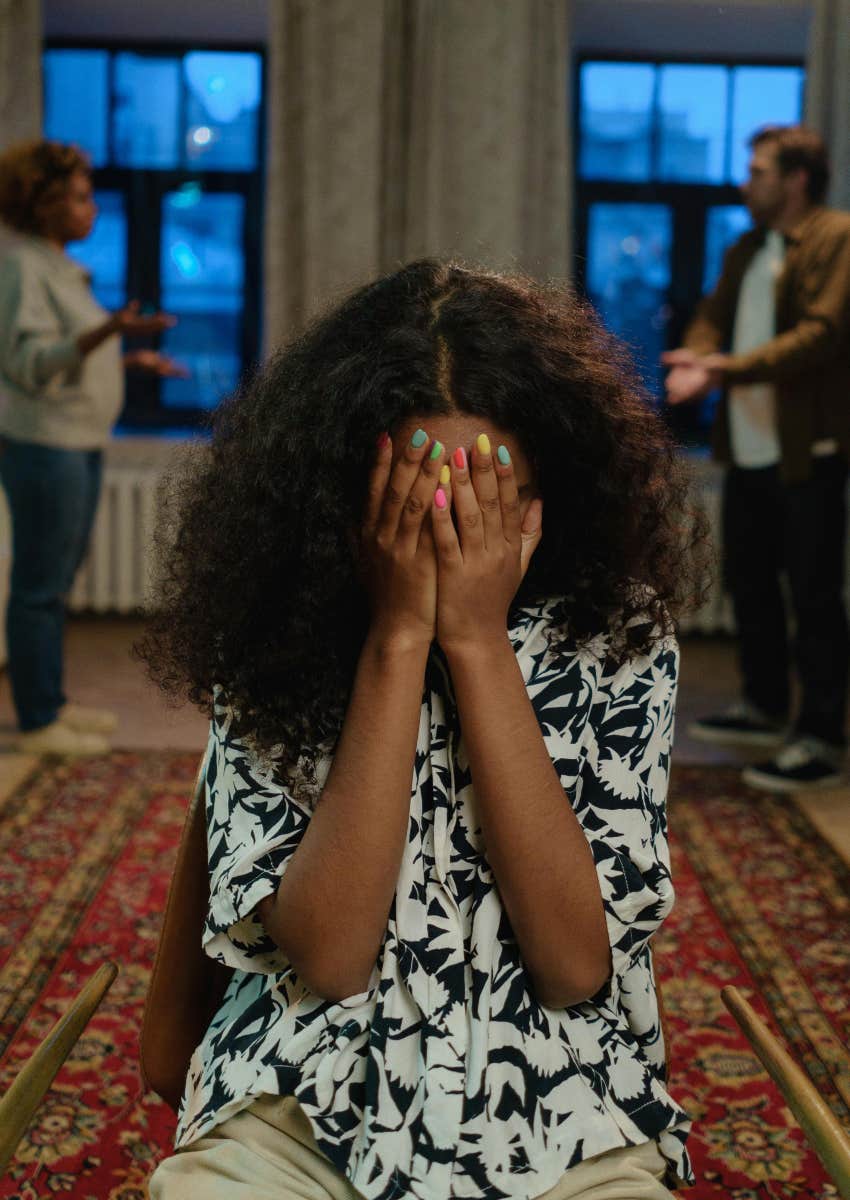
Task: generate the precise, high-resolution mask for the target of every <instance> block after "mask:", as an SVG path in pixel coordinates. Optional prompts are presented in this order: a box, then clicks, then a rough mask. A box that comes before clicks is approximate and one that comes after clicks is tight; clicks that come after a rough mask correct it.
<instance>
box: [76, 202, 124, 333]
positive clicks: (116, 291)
mask: <svg viewBox="0 0 850 1200" xmlns="http://www.w3.org/2000/svg"><path fill="white" fill-rule="evenodd" d="M96 199H97V207H98V209H99V212H98V215H97V220H96V221H95V223H94V229H93V230H92V232H91V233H90V234H89V236H88V237H87V238H86V240H85V241H84V242H69V244H68V252H69V253H70V254H71V255H72V256H73V257H74V258H75V259H76V260H77V261H78V262H81V263H82V264H83V266H85V267H88V269H89V271H90V272H91V274H92V287H93V289H94V294H95V296H97V298H98V300H99V301H100V303H101V304H102V305H103V307H104V308H108V309H110V310H112V309H116V308H121V306H122V305H123V304H125V303H126V300H127V214H126V212H125V209H124V196H123V194H122V193H121V192H98V193H97V196H96Z"/></svg>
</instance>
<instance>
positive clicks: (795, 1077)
mask: <svg viewBox="0 0 850 1200" xmlns="http://www.w3.org/2000/svg"><path fill="white" fill-rule="evenodd" d="M720 995H721V998H722V1000H723V1003H724V1004H725V1005H726V1007H727V1008H728V1009H729V1012H730V1013H731V1014H732V1016H733V1017H734V1018H735V1020H736V1021H737V1022H738V1024H739V1025H740V1027H741V1029H742V1031H743V1033H744V1035H745V1036H746V1038H747V1040H748V1041H749V1043H750V1045H751V1046H752V1047H753V1049H754V1050H755V1052H756V1054H757V1055H758V1057H759V1058H760V1059H761V1062H762V1065H763V1066H764V1069H765V1070H766V1071H767V1073H768V1075H770V1077H771V1079H773V1081H774V1083H776V1085H777V1087H778V1088H779V1090H780V1091H781V1092H782V1095H783V1096H784V1097H785V1101H786V1103H787V1104H788V1107H789V1108H790V1109H791V1112H792V1113H793V1114H794V1116H795V1117H796V1118H797V1120H798V1121H799V1123H800V1128H801V1129H802V1130H803V1132H804V1133H805V1135H806V1137H807V1138H808V1139H809V1141H810V1142H811V1145H812V1149H813V1150H814V1151H815V1153H816V1154H817V1156H818V1158H819V1159H820V1160H821V1162H822V1163H823V1165H824V1168H825V1169H826V1171H827V1172H828V1173H829V1175H830V1176H831V1177H832V1180H833V1182H834V1183H835V1186H836V1187H837V1188H838V1191H839V1192H840V1193H841V1195H842V1197H844V1200H850V1136H848V1134H847V1133H846V1132H845V1130H844V1128H843V1126H842V1125H841V1124H840V1122H839V1121H837V1120H836V1118H835V1117H834V1116H833V1114H832V1112H831V1111H830V1109H829V1106H828V1105H827V1104H826V1102H825V1101H824V1100H823V1099H821V1097H820V1095H819V1094H818V1092H817V1089H816V1088H815V1086H814V1084H813V1083H812V1081H811V1080H810V1079H809V1077H808V1076H807V1075H806V1074H805V1073H804V1072H803V1071H801V1070H800V1068H799V1067H798V1066H797V1064H796V1063H795V1062H794V1060H793V1058H792V1057H791V1055H790V1054H789V1053H788V1052H787V1051H786V1050H785V1048H784V1047H783V1045H782V1043H781V1042H780V1041H779V1040H778V1039H777V1038H775V1037H774V1036H773V1034H772V1033H771V1032H770V1030H769V1029H768V1027H767V1025H765V1023H764V1021H762V1019H761V1017H760V1016H759V1015H758V1013H757V1012H756V1011H755V1009H754V1008H753V1007H752V1005H751V1004H749V1003H748V1001H747V1000H745V998H744V997H743V996H742V995H741V993H740V992H739V991H738V989H737V988H736V987H725V988H722V989H721V992H720Z"/></svg>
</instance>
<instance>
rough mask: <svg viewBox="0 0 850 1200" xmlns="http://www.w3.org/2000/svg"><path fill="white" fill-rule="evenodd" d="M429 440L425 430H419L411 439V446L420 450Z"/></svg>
mask: <svg viewBox="0 0 850 1200" xmlns="http://www.w3.org/2000/svg"><path fill="white" fill-rule="evenodd" d="M427 440H428V434H427V433H426V432H425V430H424V429H417V430H416V433H414V435H413V437H412V438H411V439H410V444H411V446H414V447H415V448H416V449H417V450H418V449H419V447H420V446H424V444H425V442H426V441H427Z"/></svg>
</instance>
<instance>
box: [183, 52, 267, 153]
mask: <svg viewBox="0 0 850 1200" xmlns="http://www.w3.org/2000/svg"><path fill="white" fill-rule="evenodd" d="M183 78H184V82H185V86H186V96H187V99H186V129H185V132H184V144H185V153H186V160H187V163H188V165H189V166H190V167H199V168H201V169H203V170H215V169H219V170H228V171H249V170H253V168H254V167H256V165H257V128H258V116H259V109H260V58H259V55H257V54H236V53H232V52H231V53H211V52H207V51H198V52H193V53H191V54H187V55H186V56H185V58H184V59H183Z"/></svg>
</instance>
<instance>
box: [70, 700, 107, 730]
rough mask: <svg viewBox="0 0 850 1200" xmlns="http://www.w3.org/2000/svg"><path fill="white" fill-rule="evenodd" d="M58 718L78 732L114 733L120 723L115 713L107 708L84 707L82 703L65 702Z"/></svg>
mask: <svg viewBox="0 0 850 1200" xmlns="http://www.w3.org/2000/svg"><path fill="white" fill-rule="evenodd" d="M57 720H59V721H61V723H62V724H63V725H67V726H68V728H69V729H75V730H76V731H77V732H78V733H112V732H113V731H114V730H115V728H116V727H117V725H118V718H117V717H116V715H115V713H112V712H108V711H107V710H106V709H105V708H83V706H82V705H81V704H65V705H64V706H63V707H62V708H60V710H59V716H58V718H57Z"/></svg>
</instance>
